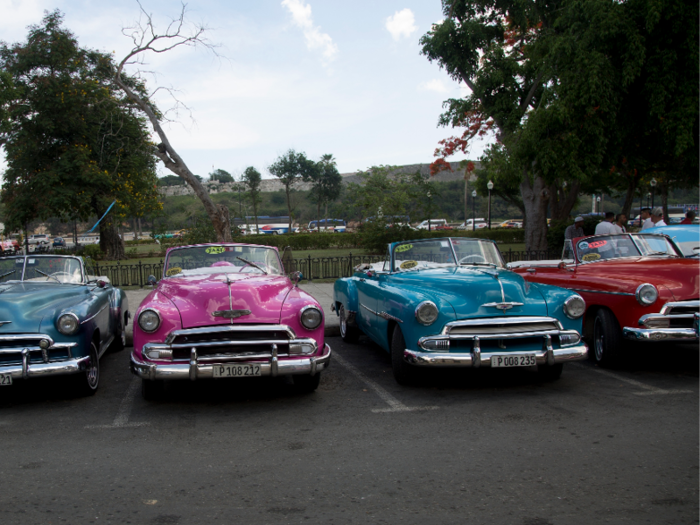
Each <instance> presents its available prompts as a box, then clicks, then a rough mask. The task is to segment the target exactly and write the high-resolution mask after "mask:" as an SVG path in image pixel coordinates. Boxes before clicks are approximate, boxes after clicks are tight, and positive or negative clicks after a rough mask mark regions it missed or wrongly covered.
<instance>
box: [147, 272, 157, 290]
mask: <svg viewBox="0 0 700 525" xmlns="http://www.w3.org/2000/svg"><path fill="white" fill-rule="evenodd" d="M146 284H148V285H151V286H153V287H154V288H155V286H156V277H155V275H149V276H148V278H147V279H146Z"/></svg>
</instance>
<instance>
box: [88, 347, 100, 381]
mask: <svg viewBox="0 0 700 525" xmlns="http://www.w3.org/2000/svg"><path fill="white" fill-rule="evenodd" d="M86 373H87V382H88V385H90V388H96V387H97V381H98V379H99V374H100V371H99V365H98V363H97V352H96V351H95V349H94V346H93V351H92V352H90V368H88V369H87V372H86Z"/></svg>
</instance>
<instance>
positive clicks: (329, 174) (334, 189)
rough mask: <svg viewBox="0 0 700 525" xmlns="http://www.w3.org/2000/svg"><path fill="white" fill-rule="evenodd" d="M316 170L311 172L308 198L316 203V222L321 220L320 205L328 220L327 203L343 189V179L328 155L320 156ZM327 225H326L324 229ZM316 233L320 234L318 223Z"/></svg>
mask: <svg viewBox="0 0 700 525" xmlns="http://www.w3.org/2000/svg"><path fill="white" fill-rule="evenodd" d="M317 168H318V169H316V170H314V171H313V172H312V176H313V177H314V178H313V179H312V180H311V191H310V193H309V198H310V199H311V202H314V203H316V220H317V221H320V219H321V205H323V204H325V205H326V212H325V218H326V219H327V218H328V203H329V202H332V201H334V200H335V199H337V198H338V196H339V195H340V192H341V190H342V188H343V178H342V177H341V176H340V173H338V168H337V167H336V162H335V159H334V158H333V155H332V154H330V153H326V154H325V155H322V156H321V160H320V161H319V162H318V165H317ZM327 226H328V225H327V224H326V227H327ZM318 232H319V233H321V223H320V222H318Z"/></svg>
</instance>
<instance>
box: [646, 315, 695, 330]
mask: <svg viewBox="0 0 700 525" xmlns="http://www.w3.org/2000/svg"><path fill="white" fill-rule="evenodd" d="M694 315H695V314H678V315H663V314H645V315H643V316H641V317H640V318H639V321H638V323H639V326H644V327H647V328H655V327H653V326H647V323H648V322H649V321H651V322H653V321H668V322H669V323H670V322H671V321H674V320H678V319H692V318H693V316H694ZM658 328H669V327H668V326H667V327H663V326H659V327H658Z"/></svg>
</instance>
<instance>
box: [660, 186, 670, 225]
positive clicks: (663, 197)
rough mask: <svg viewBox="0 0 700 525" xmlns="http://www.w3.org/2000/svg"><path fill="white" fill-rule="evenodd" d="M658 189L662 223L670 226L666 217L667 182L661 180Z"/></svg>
mask: <svg viewBox="0 0 700 525" xmlns="http://www.w3.org/2000/svg"><path fill="white" fill-rule="evenodd" d="M658 188H659V197H661V207H662V208H663V209H664V222H665V223H666V224H671V222H670V217H669V216H668V180H666V179H665V178H664V179H661V181H660V184H659V186H658Z"/></svg>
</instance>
